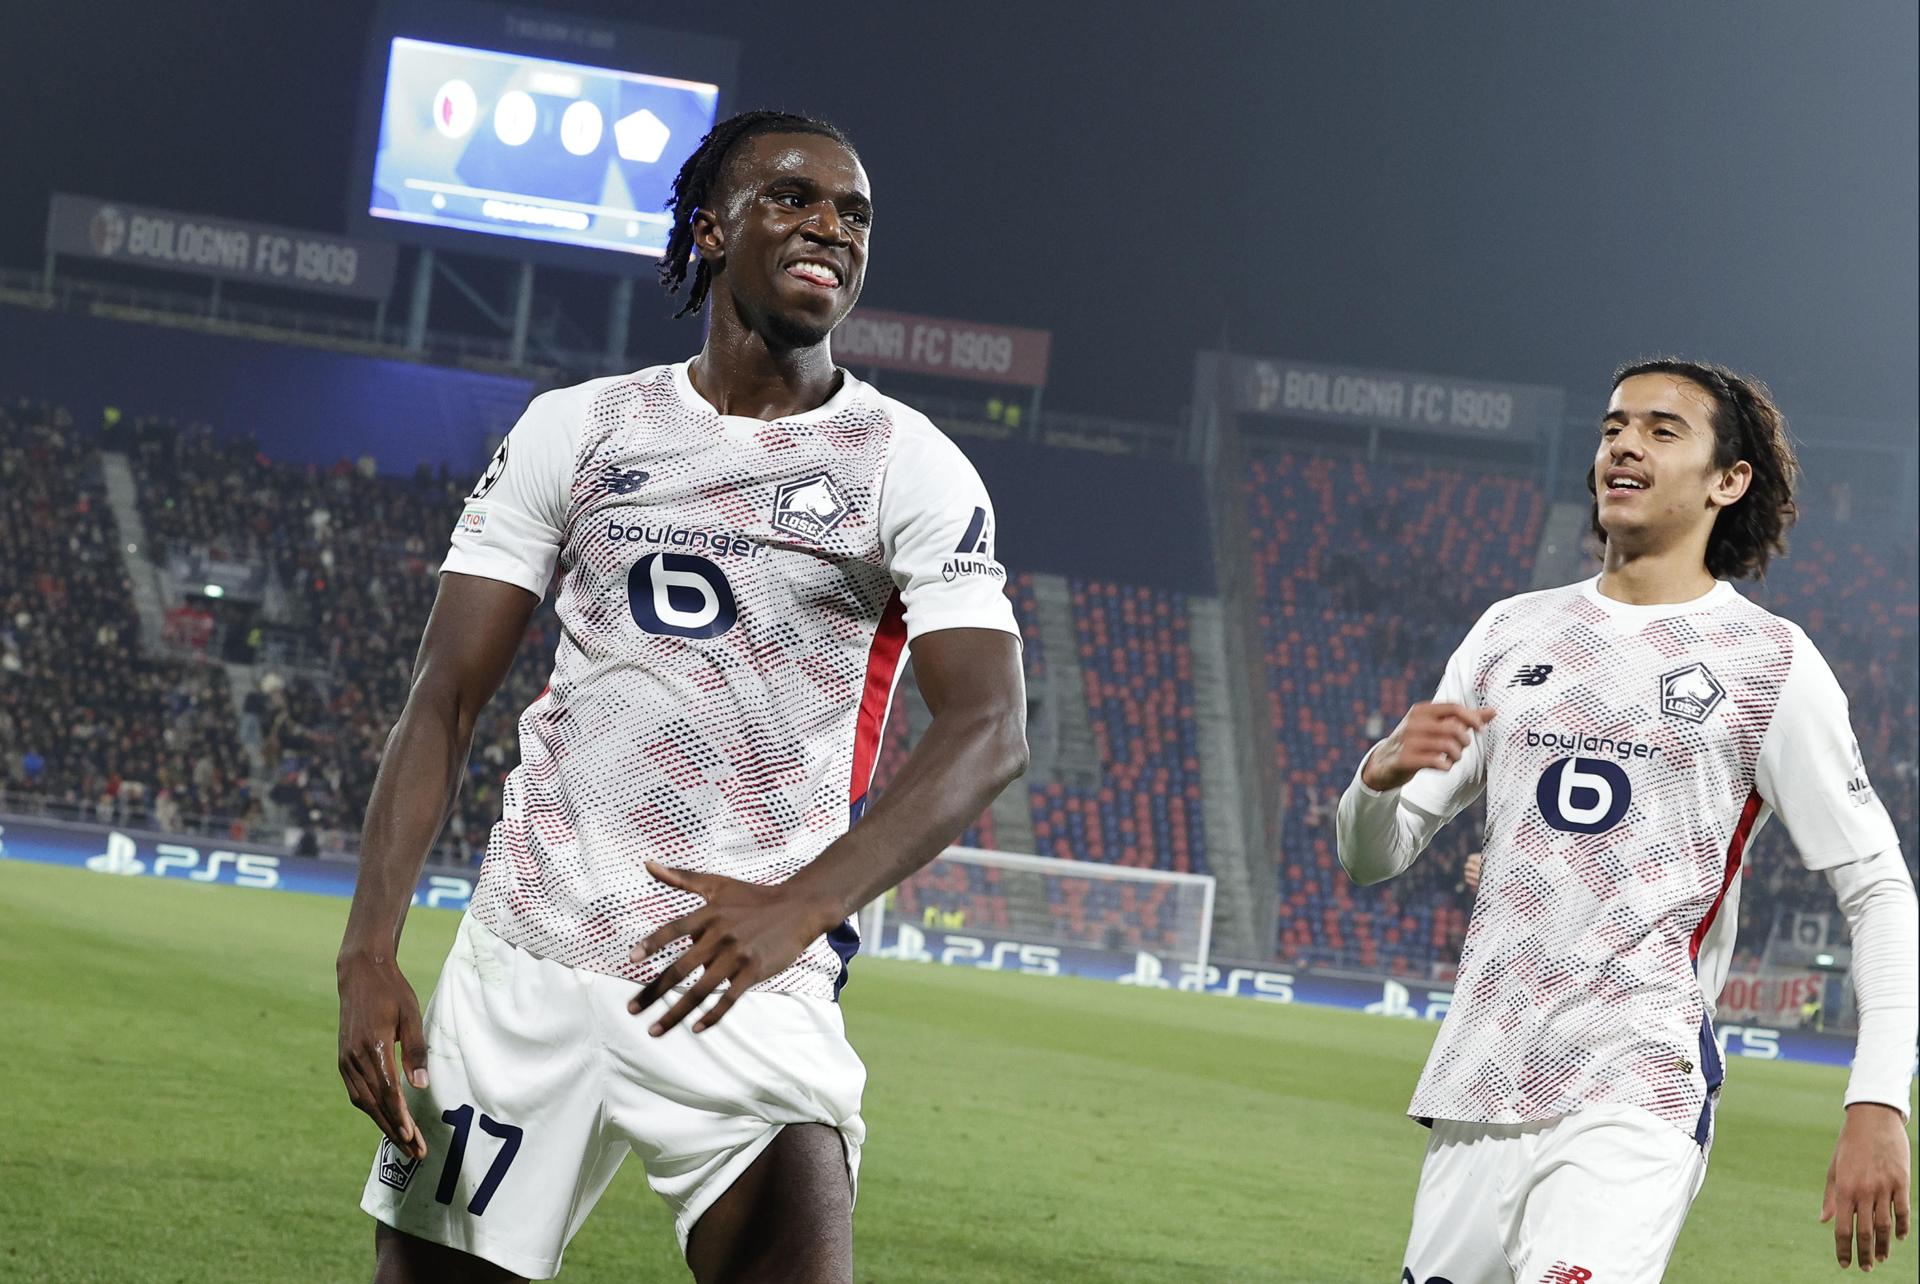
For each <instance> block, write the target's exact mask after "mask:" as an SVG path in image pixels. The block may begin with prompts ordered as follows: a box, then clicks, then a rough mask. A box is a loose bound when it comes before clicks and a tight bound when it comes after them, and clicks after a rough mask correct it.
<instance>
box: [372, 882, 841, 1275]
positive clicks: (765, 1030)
mask: <svg viewBox="0 0 1920 1284" xmlns="http://www.w3.org/2000/svg"><path fill="white" fill-rule="evenodd" d="M638 988H639V987H638V986H637V985H636V984H635V983H634V982H632V981H626V980H622V979H620V978H619V977H614V976H607V975H605V974H604V973H600V972H588V971H582V970H580V969H577V968H570V967H564V966H562V965H560V964H558V963H553V962H550V961H548V960H546V959H541V958H536V957H534V956H533V955H531V954H528V953H527V952H526V951H525V950H522V949H519V948H517V947H515V946H513V945H509V944H508V943H507V942H506V941H504V940H502V939H501V938H500V937H498V936H496V935H495V934H494V933H492V932H490V931H488V930H487V929H486V928H484V927H482V926H480V924H478V923H476V922H474V921H473V919H471V918H466V919H463V920H462V921H461V923H460V931H459V935H458V936H457V937H456V938H455V940H454V945H453V952H452V953H451V954H449V955H448V956H447V964H446V967H445V968H444V969H443V970H442V972H441V974H440V984H439V985H438V986H437V987H435V989H434V992H433V999H432V1001H431V1002H429V1003H428V1005H427V1010H426V1014H425V1028H426V1036H427V1078H428V1084H429V1086H428V1087H427V1089H426V1090H425V1091H424V1092H423V1091H416V1090H415V1089H413V1088H411V1087H408V1088H406V1089H405V1091H406V1096H407V1106H408V1108H409V1109H411V1110H412V1111H413V1118H414V1121H415V1122H416V1123H417V1124H418V1125H419V1126H420V1130H421V1132H422V1134H424V1135H425V1137H426V1139H427V1157H426V1158H425V1159H424V1160H421V1161H420V1162H419V1163H417V1164H415V1163H410V1162H408V1161H407V1160H406V1159H405V1157H404V1156H403V1155H401V1154H400V1153H399V1152H397V1151H396V1150H395V1149H394V1148H393V1146H392V1144H391V1143H389V1142H387V1141H386V1140H384V1139H382V1141H381V1143H380V1148H379V1151H378V1153H377V1154H376V1155H375V1157H374V1162H373V1172H372V1174H371V1175H370V1176H369V1177H368V1178H367V1186H366V1191H365V1193H364V1194H363V1195H362V1196H361V1197H360V1207H362V1208H364V1209H365V1210H366V1211H367V1212H369V1213H371V1214H372V1215H373V1216H374V1217H376V1218H378V1219H379V1220H380V1221H382V1222H385V1223H386V1224H387V1225H389V1226H392V1227H394V1228H395V1229H396V1230H401V1231H405V1232H406V1233H407V1234H409V1235H416V1236H419V1237H420V1238H422V1239H427V1240H432V1241H433V1242H434V1243H437V1244H445V1245H447V1246H448V1247H451V1248H457V1249H460V1250H461V1251H463V1252H467V1253H472V1254H474V1255H475V1256H477V1257H482V1258H485V1259H486V1260H487V1261H490V1262H493V1263H495V1264H497V1265H499V1266H503V1267H505V1268H506V1269H508V1270H510V1271H514V1272H516V1273H518V1274H520V1275H524V1276H527V1277H528V1278H529V1279H549V1278H551V1277H552V1276H553V1275H554V1274H555V1273H556V1272H558V1271H559V1269H560V1258H561V1254H562V1253H563V1252H564V1251H565V1249H566V1246H567V1242H568V1241H569V1240H571V1239H572V1238H573V1235H574V1233H575V1232H576V1231H578V1230H579V1229H580V1226H581V1224H582V1223H583V1222H585V1221H586V1218H587V1214H588V1213H589V1212H591V1211H592V1209H593V1205H594V1203H595V1201H597V1200H598V1199H599V1198H600V1194H601V1192H602V1191H604V1190H605V1189H606V1188H607V1183H608V1182H609V1181H611V1180H612V1179H613V1174H614V1171H615V1170H616V1169H618V1168H619V1167H620V1162H621V1160H623V1159H625V1158H626V1157H627V1153H628V1152H629V1151H632V1152H633V1153H634V1154H636V1155H638V1156H639V1158H640V1162H641V1163H642V1164H643V1165H644V1166H645V1167H646V1170H647V1183H648V1185H650V1186H652V1187H653V1189H654V1191H655V1192H656V1193H657V1194H658V1195H659V1196H660V1197H661V1198H662V1199H664V1200H665V1201H666V1202H667V1206H668V1207H669V1208H671V1209H672V1210H673V1221H674V1229H675V1230H676V1231H677V1232H678V1233H679V1237H680V1247H681V1250H682V1251H683V1252H684V1251H685V1249H686V1245H687V1236H688V1235H689V1234H690V1233H691V1232H692V1230H693V1227H694V1223H696V1222H697V1221H699V1219H700V1215H701V1214H702V1213H704V1212H706V1210H707V1209H708V1208H709V1207H710V1206H712V1204H713V1202H714V1201H715V1200H717V1199H718V1198H720V1196H721V1195H723V1194H724V1193H726V1191H727V1188H728V1187H730V1186H731V1185H732V1184H733V1183H734V1181H735V1180H737V1179H738V1178H739V1177H740V1175H741V1174H742V1173H744V1172H745V1171H746V1170H747V1168H748V1167H749V1166H750V1165H751V1164H752V1163H753V1161H754V1160H755V1159H756V1158H758V1157H759V1155H760V1152H761V1151H763V1150H765V1149H766V1148H767V1144H768V1143H769V1142H771V1141H772V1140H773V1139H774V1137H775V1136H776V1135H777V1134H778V1133H779V1131H780V1129H781V1128H782V1127H783V1126H785V1125H787V1124H798V1123H820V1124H827V1125H829V1126H831V1127H834V1128H837V1129H839V1130H840V1136H841V1139H842V1141H843V1142H844V1143H845V1145H846V1151H847V1174H848V1179H849V1181H856V1180H857V1178H858V1174H859V1171H860V1146H861V1143H862V1142H863V1141H864V1140H865V1139H866V1125H865V1124H864V1123H863V1122H862V1121H861V1118H860V1094H861V1091H862V1089H863V1088H865V1086H866V1078H867V1071H866V1067H865V1066H864V1065H862V1064H861V1062H860V1058H859V1057H858V1056H857V1055H856V1054H855V1053H854V1051H853V1048H852V1046H851V1045H849V1044H848V1043H847V1036H846V1026H845V1024H844V1023H843V1021H842V1019H841V1015H840V1008H839V1005H838V1004H835V1003H831V1002H827V1001H825V1000H820V999H813V998H806V997H803V996H800V995H793V994H768V993H759V992H756V993H750V994H746V995H743V996H742V997H741V999H740V1001H739V1002H738V1003H736V1004H734V1006H733V1008H732V1009H731V1010H730V1011H729V1012H728V1013H727V1015H726V1017H725V1018H724V1019H723V1020H722V1021H721V1022H720V1023H719V1024H718V1025H716V1026H713V1027H712V1028H711V1029H708V1030H705V1031H703V1032H701V1033H700V1034H694V1033H693V1031H692V1029H691V1024H692V1023H691V1022H685V1023H682V1024H681V1025H679V1026H676V1027H675V1028H674V1029H672V1030H670V1031H668V1032H667V1033H666V1035H664V1036H663V1037H661V1038H657V1039H656V1038H653V1037H652V1036H650V1035H649V1034H648V1033H647V1026H648V1025H649V1024H651V1023H652V1021H653V1019H654V1018H656V1017H657V1016H658V1015H659V1014H660V1013H661V1012H663V1011H665V1006H666V1005H667V1004H669V1003H670V1002H671V1001H673V1000H674V999H675V998H677V995H669V996H667V998H665V999H662V1000H661V1001H660V1003H659V1004H656V1005H655V1007H654V1008H652V1009H650V1010H649V1011H647V1012H645V1013H642V1014H641V1015H640V1016H631V1015H629V1014H628V1012H627V1002H628V1000H630V999H631V998H632V997H633V996H634V994H635V992H636V991H637V990H638Z"/></svg>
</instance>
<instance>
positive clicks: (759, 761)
mask: <svg viewBox="0 0 1920 1284" xmlns="http://www.w3.org/2000/svg"><path fill="white" fill-rule="evenodd" d="M556 564H557V566H558V569H559V571H560V576H561V578H560V587H559V594H558V598H557V599H556V602H555V610H556V613H557V614H558V617H559V621H560V625H561V630H562V632H561V638H560V644H559V648H558V651H557V653H556V655H555V656H554V666H553V678H552V682H551V685H550V686H549V687H548V689H547V690H546V691H545V692H544V693H543V694H542V695H541V696H540V698H539V699H537V700H536V701H534V703H533V704H532V705H531V706H529V707H528V709H527V710H526V712H525V713H524V714H522V715H521V718H520V765H519V766H518V767H516V768H514V770H513V772H512V774H511V775H509V776H508V778H507V783H506V788H505V790H504V793H503V797H502V807H501V817H500V821H499V823H498V824H496V825H495V826H494V829H493V834H492V837H491V840H490V841H489V843H488V846H487V856H486V861H485V864H484V865H483V866H482V868H481V871H480V880H479V885H478V886H477V887H476V889H475V891H474V895H473V901H472V905H471V908H470V910H469V912H470V913H471V914H472V915H473V916H474V918H476V919H478V920H479V921H480V922H481V923H483V924H485V925H486V926H487V927H488V928H490V929H492V930H493V931H494V932H496V933H498V934H499V935H500V936H502V937H504V938H506V939H507V940H508V941H511V942H513V943H514V944H516V945H518V946H520V947H521V948H523V949H525V950H527V951H528V952H529V953H532V954H535V955H538V956H540V957H542V958H547V959H552V960H554V961H555V962H558V963H562V964H566V965H568V966H571V967H579V968H586V969H589V970H591V971H596V972H604V973H609V974H612V975H616V976H623V977H627V978H629V979H631V980H635V981H639V980H644V979H646V978H648V977H650V976H652V975H653V974H654V973H655V972H657V971H658V970H659V969H660V968H661V967H663V966H665V960H664V959H661V960H660V961H658V962H655V963H653V964H650V965H649V966H647V967H645V968H643V967H641V966H639V965H637V964H635V963H633V962H632V961H631V960H630V959H629V958H628V951H629V950H631V949H632V948H633V947H634V946H635V945H637V944H638V943H639V942H640V940H641V939H642V938H643V937H645V936H646V935H647V934H648V933H650V932H652V931H653V930H654V929H655V928H657V927H659V926H661V925H663V924H665V923H666V922H668V921H669V920H671V919H673V918H675V917H678V916H679V915H681V914H684V913H687V912H688V911H690V910H692V909H695V908H697V907H698V906H699V905H700V904H701V902H700V899H699V898H698V897H696V896H694V895H692V894H690V893H687V892H681V891H676V890H674V889H672V888H670V887H667V886H665V885H664V884H662V883H659V882H657V881H656V880H654V879H653V878H652V877H651V876H650V875H649V874H648V873H647V872H646V870H645V869H644V868H643V866H642V862H643V861H646V860H649V859H652V860H657V861H659V862H661V863H662V864H664V865H668V866H671V867H677V868H681V869H692V870H702V871H707V872H711V873H717V874H723V875H725V876H727V877H729V878H737V879H742V880H746V881H749V882H756V883H778V882H782V881H784V880H786V879H787V878H789V877H790V876H792V874H793V873H794V872H795V871H797V870H799V869H800V868H801V867H802V866H804V865H806V864H807V863H808V862H810V861H812V860H813V858H814V857H815V856H817V855H818V854H819V853H820V851H821V850H822V849H823V848H825V847H826V846H827V845H828V844H829V843H831V842H832V841H833V840H834V839H836V838H838V837H839V836H840V835H841V834H843V833H845V832H846V830H847V827H848V826H849V824H851V823H852V821H853V820H855V819H858V817H859V815H860V812H861V810H862V808H863V807H864V805H865V802H866V795H867V787H868V784H869V782H870V781H871V779H872V776H873V767H874V762H875V759H876V757H877V754H878V748H879V745H880V735H881V731H882V726H883V723H884V720H885V717H886V712H887V708H888V706H889V704H890V702H891V698H892V695H893V689H894V683H895V681H896V680H897V678H898V676H899V666H900V660H901V656H902V652H903V650H904V648H905V647H906V646H907V644H908V643H909V642H910V641H911V640H912V639H913V638H915V637H918V636H920V635H921V634H923V633H929V632H932V631H935V630H939V629H949V628H985V629H997V630H1001V631H1004V632H1007V633H1012V634H1013V635H1014V636H1016V637H1018V636H1019V633H1018V628H1017V626H1016V625H1015V623H1014V619H1013V611H1012V608H1011V606H1010V605H1009V603H1008V601H1007V598H1006V596H1005V594H1004V592H1003V589H1004V586H1005V583H1006V572H1005V571H1004V570H1003V569H1002V568H1001V565H1000V563H999V562H998V561H997V560H996V558H995V554H994V520H993V507H992V504H991V503H990V501H989V500H988V498H987V494H986V490H985V488H984V487H983V486H982V485H981V483H980V478H979V475H978V474H977V473H976V472H975V471H974V469H973V467H972V465H970V464H969V463H968V462H967V459H966V457H965V456H964V455H962V454H961V453H960V451H959V449H958V448H957V447H956V446H954V444H953V443H952V442H950V441H948V440H947V438H946V437H944V436H943V435H941V433H940V432H939V431H938V430H937V429H935V428H934V426H933V425H932V424H931V423H929V422H928V421H927V419H926V418H925V417H924V416H922V415H920V414H919V413H918V412H916V411H914V410H911V409H909V408H908V407H906V406H903V405H901V404H900V403H899V402H897V401H894V400H892V399H891V398H889V397H885V396H882V395H881V394H880V393H879V392H877V391H875V390H874V389H873V388H872V387H870V386H868V385H867V384H864V383H862V382H860V381H859V380H857V379H855V378H854V377H853V376H852V375H850V374H845V373H844V372H843V374H842V384H841V387H840V390H839V392H837V393H836V394H835V395H834V396H833V398H832V399H831V400H829V401H828V402H827V403H826V404H825V405H823V406H820V407H819V408H818V409H816V410H813V411H810V412H808V413H806V414H802V415H794V416H791V417H789V418H785V419H777V420H772V421H762V420H759V419H748V418H740V417H735V416H725V415H721V414H719V413H718V412H716V411H715V410H714V409H713V407H712V406H711V405H709V404H708V403H707V402H706V401H705V400H704V399H702V398H701V396H700V395H699V394H698V393H697V392H695V391H694V389H693V386H692V385H691V384H690V383H689V382H688V380H687V372H686V366H685V364H684V363H682V364H679V365H672V366H656V367H653V368H651V369H647V370H643V371H641V372H639V373H638V374H633V375H623V376H619V377H616V378H608V379H596V380H592V381H591V382H588V383H584V384H580V385H579V386H577V387H572V388H565V389H561V390H558V391H555V392H549V393H546V394H544V395H542V396H540V397H537V398H535V399H534V401H533V403H532V405H530V406H529V407H528V408H527V411H526V413H525V414H524V415H523V416H522V417H521V419H520V421H519V423H518V424H516V425H515V427H514V429H513V431H512V432H511V433H509V434H508V435H507V437H506V440H505V441H504V442H502V444H501V446H500V449H499V451H498V453H496V454H495V455H494V457H493V461H492V462H491V463H490V464H489V465H488V467H487V471H486V474H485V476H483V477H482V478H481V479H480V483H479V484H478V485H477V486H476V487H475V488H474V491H473V493H472V494H471V495H470V496H469V497H468V499H467V503H466V506H465V509H464V511H463V512H462V513H461V515H460V519H459V523H458V525H457V526H456V527H455V530H454V534H453V549H452V552H451V553H450V554H449V555H448V557H447V560H446V562H445V564H444V565H443V567H442V568H441V569H442V570H443V571H457V572H460V573H462V574H467V575H482V576H487V577H489V578H491V579H497V580H504V581H506V582H507V583H510V584H517V585H519V586H520V587H522V588H524V589H526V590H528V591H529V592H531V593H536V594H541V595H544V594H545V592H546V590H547V587H548V585H549V583H550V581H551V580H552V579H553V575H554V570H555V567H556ZM856 944H857V941H856V938H855V937H854V935H853V931H852V928H851V926H850V925H849V926H847V927H844V928H842V929H839V930H837V931H835V932H834V933H831V934H830V935H829V936H826V937H822V938H820V939H819V940H816V941H815V942H813V944H812V945H811V946H809V947H808V949H807V950H806V951H805V953H803V954H802V955H801V956H800V958H799V959H798V961H796V962H795V963H794V964H793V966H791V967H790V968H788V969H787V970H786V971H784V972H782V973H780V974H779V975H778V976H776V977H773V978H770V979H769V980H768V981H766V982H763V983H762V986H761V987H760V988H763V989H774V990H786V991H793V992H798V993H804V994H810V995H814V996H816V997H831V996H832V995H834V994H835V993H836V992H837V990H838V984H839V981H840V979H841V977H842V975H843V967H844V961H845V959H846V958H847V957H848V956H850V955H851V954H852V952H853V949H854V948H855V946H856Z"/></svg>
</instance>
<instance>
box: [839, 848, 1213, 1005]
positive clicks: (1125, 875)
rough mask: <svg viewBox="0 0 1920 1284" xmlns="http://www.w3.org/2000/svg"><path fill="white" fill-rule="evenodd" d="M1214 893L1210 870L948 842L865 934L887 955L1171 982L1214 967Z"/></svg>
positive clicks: (866, 919)
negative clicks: (1165, 867) (1060, 856)
mask: <svg viewBox="0 0 1920 1284" xmlns="http://www.w3.org/2000/svg"><path fill="white" fill-rule="evenodd" d="M1213 895H1214V880H1213V876H1212V875H1210V874H1183V873H1175V872H1173V871H1171V870H1163V869H1139V868H1136V867H1134V866H1130V865H1109V864H1105V863H1102V862H1099V861H1079V860H1059V859H1056V858H1054V857H1051V856H1026V855H1022V854H1019V853H1016V852H997V851H986V850H983V849H981V848H977V847H950V848H948V849H947V850H946V851H944V852H942V853H941V854H940V855H939V857H938V858H936V859H935V860H934V861H933V863H931V864H929V865H928V866H927V867H926V868H925V869H922V870H920V871H919V872H918V873H916V874H914V875H913V876H912V877H910V878H908V879H907V880H906V882H904V883H902V884H900V886H899V887H897V888H895V889H894V890H893V891H891V892H888V893H887V894H886V895H885V896H883V897H881V898H880V899H879V900H876V901H875V902H873V904H871V905H869V906H867V908H866V909H865V910H863V911H862V912H861V915H860V936H861V940H862V942H863V949H865V950H866V951H868V952H870V953H872V954H874V955H876V956H878V957H881V958H901V959H912V960H918V961H922V962H939V963H949V964H958V965H961V966H971V967H979V968H989V969H995V970H1001V971H1017V972H1035V973H1043V974H1047V975H1058V974H1066V975H1073V976H1092V977H1100V978H1103V979H1107V980H1120V979H1123V978H1124V979H1132V980H1136V981H1138V982H1139V983H1141V984H1149V985H1163V984H1170V983H1175V982H1177V981H1178V980H1179V979H1180V978H1181V977H1182V975H1191V976H1204V975H1205V973H1206V968H1207V958H1208V952H1209V949H1210V947H1211V944H1212V938H1213ZM1188 969H1193V970H1192V971H1191V972H1189V971H1188Z"/></svg>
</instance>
